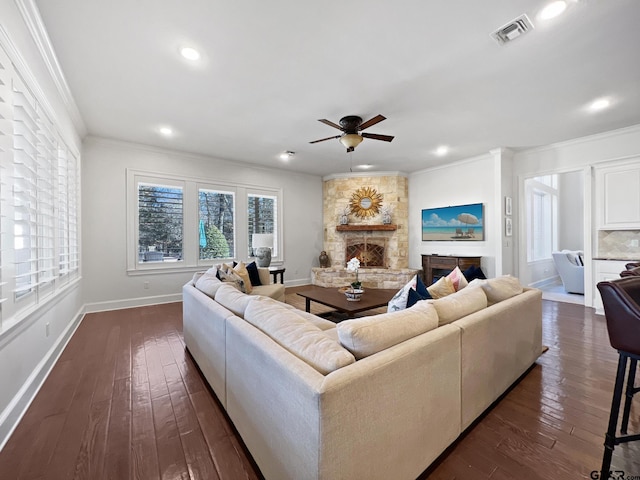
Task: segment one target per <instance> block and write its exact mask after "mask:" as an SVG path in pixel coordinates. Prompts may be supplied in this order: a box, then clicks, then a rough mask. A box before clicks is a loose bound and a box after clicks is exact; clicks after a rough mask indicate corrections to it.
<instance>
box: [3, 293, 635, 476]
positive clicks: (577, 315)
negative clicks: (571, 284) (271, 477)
mask: <svg viewBox="0 0 640 480" xmlns="http://www.w3.org/2000/svg"><path fill="white" fill-rule="evenodd" d="M294 292H295V290H293V289H287V293H288V295H287V301H288V302H289V303H293V304H297V305H299V304H298V298H300V297H297V296H296V295H295V293H294ZM296 297H297V298H296ZM302 305H304V300H302ZM181 308H182V306H181V304H180V303H175V304H168V305H158V306H152V307H143V308H134V309H128V310H120V311H114V312H104V313H96V314H90V315H87V316H86V317H85V319H84V320H83V322H82V324H81V325H80V327H79V328H78V330H77V332H76V333H75V335H74V336H73V338H72V339H71V341H70V342H69V344H68V346H67V348H66V349H65V351H64V352H63V354H62V356H61V357H60V359H59V361H58V362H57V364H56V366H55V367H54V369H53V370H52V372H51V374H50V376H49V378H48V379H47V380H46V382H45V384H44V385H43V387H42V389H41V391H40V392H39V393H38V395H37V396H36V398H35V400H34V402H33V404H32V405H31V407H30V408H29V410H28V412H27V413H26V415H25V416H24V418H23V419H22V421H21V422H20V424H19V426H18V428H17V429H16V431H15V432H14V434H13V435H12V437H11V438H10V440H9V442H8V443H7V444H6V446H5V448H4V449H3V450H2V451H1V452H0V478H1V479H75V478H77V479H92V480H95V479H103V478H114V479H127V478H132V479H145V480H147V479H156V478H163V479H164V478H166V479H233V480H235V479H256V478H260V473H259V471H258V470H257V469H256V467H255V465H254V464H253V462H252V460H251V458H250V456H249V455H248V454H247V452H246V450H245V449H244V447H243V446H242V442H241V441H240V440H239V438H238V437H237V434H236V433H235V431H234V429H233V426H232V425H231V424H230V423H229V420H228V418H227V417H226V415H225V414H224V412H223V411H222V409H221V407H220V405H219V403H218V402H217V400H216V399H215V397H213V396H212V394H211V392H210V390H209V389H208V388H207V387H206V384H205V382H204V380H203V378H202V377H201V375H200V372H199V371H198V369H197V368H196V367H195V365H194V363H193V361H192V359H191V357H190V356H189V354H188V353H186V352H185V348H184V343H183V340H182V320H181ZM543 336H544V337H543V338H544V340H543V341H544V343H545V344H546V345H548V346H549V350H548V351H547V352H546V353H545V354H543V355H542V356H541V357H540V358H539V360H538V361H537V363H536V365H535V366H534V367H533V368H532V369H531V370H530V371H529V373H528V374H527V375H526V376H525V377H524V378H523V379H522V381H520V382H519V383H518V384H517V385H515V386H514V387H513V388H512V389H511V390H510V391H509V392H508V393H507V394H506V395H505V396H504V397H503V398H502V399H501V400H500V401H499V402H497V404H496V405H494V407H493V408H492V409H490V411H489V412H487V413H486V414H485V415H484V416H483V417H482V418H481V419H480V420H479V421H478V422H476V424H474V425H473V426H472V427H471V428H470V429H469V430H468V431H467V432H466V433H465V434H464V435H463V436H462V437H461V438H460V439H459V440H458V441H457V442H456V443H455V444H454V445H453V446H452V447H451V448H449V449H448V450H447V451H446V452H445V453H444V454H443V455H442V456H441V458H440V459H438V461H437V462H436V463H435V464H434V465H433V466H432V467H430V468H429V470H427V471H426V472H425V473H424V474H423V475H422V477H421V478H429V479H470V480H471V479H473V480H478V479H491V480H503V479H515V478H518V479H564V478H567V479H569V478H571V479H573V478H590V476H589V475H590V472H591V471H592V470H597V469H598V468H599V466H600V459H601V456H602V448H603V447H602V444H603V438H604V431H605V429H606V424H607V419H608V411H609V406H610V403H611V392H612V388H613V380H614V375H615V369H616V361H617V356H616V353H615V351H614V350H613V349H612V348H611V347H610V346H609V343H608V337H607V332H606V326H605V321H604V317H602V316H597V315H594V314H593V313H592V310H591V309H585V308H584V307H582V306H578V305H571V304H563V303H556V302H549V301H545V302H544V331H543ZM638 401H639V400H638V399H636V402H635V404H634V406H633V409H632V414H631V423H630V428H629V431H630V433H631V432H640V407H639V406H638ZM434 435H437V432H434ZM613 468H614V469H615V470H621V471H624V472H625V473H624V474H625V477H624V478H638V479H640V442H637V443H636V444H627V445H621V446H618V447H616V449H615V453H614V459H613ZM620 478H622V477H620Z"/></svg>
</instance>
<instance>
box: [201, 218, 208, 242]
mask: <svg viewBox="0 0 640 480" xmlns="http://www.w3.org/2000/svg"><path fill="white" fill-rule="evenodd" d="M206 246H207V235H206V233H205V232H204V222H203V221H202V220H200V248H204V247H206Z"/></svg>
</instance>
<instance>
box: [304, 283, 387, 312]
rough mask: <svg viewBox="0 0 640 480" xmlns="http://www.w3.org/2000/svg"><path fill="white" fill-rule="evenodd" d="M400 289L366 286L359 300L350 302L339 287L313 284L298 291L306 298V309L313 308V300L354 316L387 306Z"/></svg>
mask: <svg viewBox="0 0 640 480" xmlns="http://www.w3.org/2000/svg"><path fill="white" fill-rule="evenodd" d="M397 291H398V290H396V289H389V288H366V289H365V290H364V293H363V294H362V297H361V298H360V301H359V302H350V301H348V300H347V297H346V296H345V294H344V293H342V292H340V291H339V290H338V289H337V288H325V287H318V286H316V285H311V286H309V288H307V289H305V290H303V291H301V292H298V295H300V296H301V297H304V298H305V310H306V311H307V312H309V311H310V310H311V302H312V301H313V302H316V303H321V304H322V305H326V306H327V307H331V308H335V309H336V310H337V311H338V312H340V313H344V314H346V315H347V316H348V317H349V318H353V316H354V315H355V314H356V313H360V312H364V311H366V310H371V309H373V308H380V307H385V306H386V305H387V303H389V300H391V299H392V298H393V296H394V295H395V294H396V292H397Z"/></svg>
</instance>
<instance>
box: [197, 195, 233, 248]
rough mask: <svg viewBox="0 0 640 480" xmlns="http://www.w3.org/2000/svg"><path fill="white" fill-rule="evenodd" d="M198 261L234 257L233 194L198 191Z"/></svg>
mask: <svg viewBox="0 0 640 480" xmlns="http://www.w3.org/2000/svg"><path fill="white" fill-rule="evenodd" d="M198 207H199V208H198V212H199V224H198V243H199V245H200V257H199V258H200V260H211V259H227V258H234V257H235V252H236V250H235V238H234V235H235V215H234V212H235V194H234V192H220V191H216V190H208V189H203V188H201V189H199V190H198Z"/></svg>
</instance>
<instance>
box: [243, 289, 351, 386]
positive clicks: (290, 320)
mask: <svg viewBox="0 0 640 480" xmlns="http://www.w3.org/2000/svg"><path fill="white" fill-rule="evenodd" d="M244 319H245V320H246V321H247V322H249V323H250V324H251V325H253V326H254V327H256V328H258V329H259V330H261V331H262V332H264V333H265V334H266V335H268V336H269V337H271V339H273V340H274V341H275V342H276V343H278V344H279V345H280V346H282V347H283V348H284V349H286V350H288V351H289V352H291V353H292V354H294V355H295V356H296V357H298V358H300V359H301V360H303V361H304V362H306V363H308V364H309V365H311V366H312V367H313V368H315V369H316V370H317V371H318V372H320V373H321V374H323V375H327V374H328V373H330V372H333V371H334V370H338V369H339V368H342V367H346V366H347V365H350V364H352V363H354V362H355V361H356V360H355V358H354V356H353V355H352V354H351V353H349V352H348V351H347V350H346V349H345V348H343V347H342V346H341V345H340V344H339V343H338V342H336V341H335V340H333V339H332V338H331V337H330V336H329V335H326V334H325V333H324V332H323V331H322V330H320V329H319V328H318V327H316V326H315V325H312V324H311V323H310V322H308V321H307V320H305V319H304V318H302V317H301V316H300V315H298V314H297V313H296V311H294V310H290V309H288V308H284V306H283V305H282V304H281V303H280V302H276V301H274V300H273V299H270V298H266V297H256V298H254V299H253V300H252V301H251V302H250V303H249V305H248V306H247V309H246V311H245V317H244Z"/></svg>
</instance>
